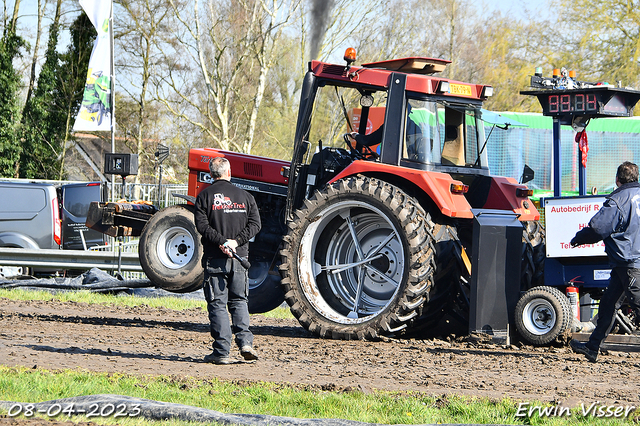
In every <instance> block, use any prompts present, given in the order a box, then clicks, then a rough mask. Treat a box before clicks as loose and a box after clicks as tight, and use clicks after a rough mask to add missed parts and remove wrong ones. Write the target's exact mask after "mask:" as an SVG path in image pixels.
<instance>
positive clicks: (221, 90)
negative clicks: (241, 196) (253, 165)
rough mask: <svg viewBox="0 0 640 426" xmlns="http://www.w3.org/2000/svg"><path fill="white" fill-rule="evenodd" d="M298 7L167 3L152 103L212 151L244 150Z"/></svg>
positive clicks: (287, 3)
mask: <svg viewBox="0 0 640 426" xmlns="http://www.w3.org/2000/svg"><path fill="white" fill-rule="evenodd" d="M300 1H301V0H241V1H229V0H227V1H212V0H209V1H208V2H207V3H200V1H199V0H193V1H192V2H186V1H184V2H182V3H179V2H178V0H170V2H171V5H172V11H173V17H172V18H173V20H174V23H175V25H173V26H172V34H171V36H170V37H168V38H167V39H166V40H165V43H163V45H162V49H163V54H164V56H165V58H166V61H165V63H164V64H162V67H159V69H158V73H157V75H156V77H157V78H156V81H155V84H156V89H157V95H158V99H159V100H160V101H161V102H162V103H163V104H164V105H165V106H166V107H167V108H168V110H169V111H171V112H172V113H173V114H174V115H176V116H178V117H181V118H182V119H183V120H186V121H187V122H189V123H190V124H191V125H192V126H194V127H195V128H197V129H199V131H200V132H201V134H202V135H203V136H204V138H205V139H206V140H209V141H211V143H212V144H213V145H214V146H217V147H219V148H222V149H232V150H236V151H242V152H250V151H251V149H252V145H253V140H254V137H255V129H256V123H257V119H258V115H259V110H260V108H261V105H262V101H263V97H264V91H265V88H266V87H267V77H268V74H269V71H270V70H271V69H272V67H273V66H274V61H275V60H276V58H277V46H278V41H279V39H280V38H281V37H282V35H283V33H284V31H285V29H286V28H288V27H289V26H290V25H291V24H292V22H293V21H294V19H295V17H296V12H297V10H298V9H299V7H300Z"/></svg>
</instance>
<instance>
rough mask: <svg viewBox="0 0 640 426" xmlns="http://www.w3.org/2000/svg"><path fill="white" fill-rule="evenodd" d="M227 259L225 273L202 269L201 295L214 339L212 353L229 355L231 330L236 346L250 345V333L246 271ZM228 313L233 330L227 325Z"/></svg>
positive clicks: (234, 261)
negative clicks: (203, 271)
mask: <svg viewBox="0 0 640 426" xmlns="http://www.w3.org/2000/svg"><path fill="white" fill-rule="evenodd" d="M227 261H228V262H229V263H232V264H233V267H232V268H230V271H229V272H227V273H214V274H211V273H209V271H208V270H207V269H208V268H205V276H204V297H205V299H206V301H207V311H208V312H209V323H210V325H211V337H213V339H214V342H213V354H214V355H216V356H228V355H229V351H230V349H231V333H232V331H233V334H235V336H236V343H237V344H238V347H240V348H241V347H243V346H247V345H248V346H252V345H253V334H251V332H250V331H249V308H248V304H247V297H248V294H249V285H248V280H247V278H248V276H247V270H246V269H244V268H243V267H242V265H240V262H238V261H236V260H235V259H228V260H227ZM227 305H228V306H229V312H227ZM229 313H230V314H231V321H232V323H233V330H232V329H231V325H230V324H229Z"/></svg>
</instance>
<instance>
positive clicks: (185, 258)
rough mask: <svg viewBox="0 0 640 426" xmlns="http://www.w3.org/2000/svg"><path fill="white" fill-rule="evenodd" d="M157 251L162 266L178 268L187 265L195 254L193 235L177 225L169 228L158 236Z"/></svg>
mask: <svg viewBox="0 0 640 426" xmlns="http://www.w3.org/2000/svg"><path fill="white" fill-rule="evenodd" d="M157 253H158V259H159V260H160V263H162V264H163V265H164V266H166V267H167V268H169V269H180V268H182V267H184V266H185V265H187V264H188V263H189V262H190V261H191V259H192V258H193V256H194V254H195V241H194V239H193V235H191V233H190V232H189V231H187V230H186V229H185V228H182V227H179V226H176V227H173V228H169V229H167V230H166V231H164V232H163V233H162V234H161V235H160V238H158V244H157Z"/></svg>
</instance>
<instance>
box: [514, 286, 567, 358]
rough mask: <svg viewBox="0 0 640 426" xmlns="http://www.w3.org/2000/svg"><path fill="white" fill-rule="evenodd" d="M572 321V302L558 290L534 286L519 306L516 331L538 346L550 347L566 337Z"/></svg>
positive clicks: (516, 311)
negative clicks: (548, 345)
mask: <svg viewBox="0 0 640 426" xmlns="http://www.w3.org/2000/svg"><path fill="white" fill-rule="evenodd" d="M572 320H573V313H572V310H571V305H570V303H569V299H567V297H566V296H565V295H564V294H562V292H561V291H560V290H558V289H557V288H555V287H548V286H540V287H534V288H532V289H531V290H528V291H527V292H525V293H524V294H523V295H522V296H521V297H520V300H518V303H517V305H516V310H515V324H516V330H518V333H520V335H521V336H522V337H523V338H524V339H525V340H526V341H528V342H529V343H532V344H534V345H546V344H549V343H551V342H553V341H554V340H556V339H557V338H558V337H560V336H562V335H564V334H565V333H566V332H568V331H569V330H570V328H571V322H572Z"/></svg>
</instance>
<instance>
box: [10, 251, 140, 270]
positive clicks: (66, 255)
mask: <svg viewBox="0 0 640 426" xmlns="http://www.w3.org/2000/svg"><path fill="white" fill-rule="evenodd" d="M118 258H120V260H118ZM118 263H120V270H121V271H130V272H142V267H141V266H140V260H139V259H138V253H126V252H122V253H119V252H118V251H93V250H56V249H53V250H51V249H49V250H45V249H22V248H8V247H0V265H3V266H27V267H30V268H43V269H54V270H55V269H80V270H83V269H85V270H89V269H91V268H99V269H102V270H107V271H117V270H118Z"/></svg>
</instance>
